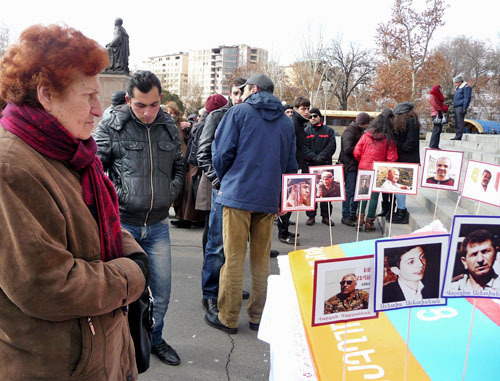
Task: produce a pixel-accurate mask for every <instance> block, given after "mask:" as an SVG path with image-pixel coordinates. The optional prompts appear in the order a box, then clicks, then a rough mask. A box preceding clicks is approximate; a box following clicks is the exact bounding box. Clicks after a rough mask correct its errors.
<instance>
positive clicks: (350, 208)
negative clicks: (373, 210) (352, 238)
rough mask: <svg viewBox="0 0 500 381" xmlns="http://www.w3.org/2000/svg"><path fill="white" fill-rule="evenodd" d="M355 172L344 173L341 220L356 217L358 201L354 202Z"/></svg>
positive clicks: (356, 173)
mask: <svg viewBox="0 0 500 381" xmlns="http://www.w3.org/2000/svg"><path fill="white" fill-rule="evenodd" d="M357 175H358V172H357V171H349V172H345V179H344V181H345V201H343V202H342V218H349V217H356V211H357V209H358V201H354V191H355V189H356V177H357Z"/></svg>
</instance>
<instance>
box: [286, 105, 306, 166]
mask: <svg viewBox="0 0 500 381" xmlns="http://www.w3.org/2000/svg"><path fill="white" fill-rule="evenodd" d="M290 118H291V119H292V122H293V127H294V128H295V143H296V144H297V148H296V150H295V158H296V159H297V164H298V165H299V169H300V168H302V169H303V170H304V169H305V167H304V164H305V163H304V145H305V144H306V133H305V131H304V129H305V127H306V126H307V123H309V121H308V120H307V119H305V118H304V117H303V116H302V115H300V114H299V113H298V112H297V111H295V110H293V113H292V116H291V117H290Z"/></svg>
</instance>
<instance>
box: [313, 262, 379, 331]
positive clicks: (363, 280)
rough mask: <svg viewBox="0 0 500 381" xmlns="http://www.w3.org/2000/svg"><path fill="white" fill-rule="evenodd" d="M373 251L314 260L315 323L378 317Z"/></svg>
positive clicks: (314, 324)
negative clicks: (367, 253)
mask: <svg viewBox="0 0 500 381" xmlns="http://www.w3.org/2000/svg"><path fill="white" fill-rule="evenodd" d="M373 258H374V257H373V255H364V256H359V257H349V258H335V259H325V260H320V261H315V262H314V293H313V318H312V320H311V321H312V326H313V327H314V326H318V325H324V324H331V323H338V322H343V321H349V320H362V319H372V318H375V317H377V313H376V312H375V311H374V309H373V306H374V304H373V302H374V299H373V284H374V282H373V269H374V266H373V265H374V263H373Z"/></svg>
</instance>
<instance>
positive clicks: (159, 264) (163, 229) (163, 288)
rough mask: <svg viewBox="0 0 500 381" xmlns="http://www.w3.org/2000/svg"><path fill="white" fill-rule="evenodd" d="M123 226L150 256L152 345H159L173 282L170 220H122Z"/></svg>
mask: <svg viewBox="0 0 500 381" xmlns="http://www.w3.org/2000/svg"><path fill="white" fill-rule="evenodd" d="M122 226H123V227H124V228H125V229H127V230H128V231H129V232H130V234H132V235H133V236H134V238H135V240H136V241H137V243H138V244H139V245H141V247H142V248H143V250H144V251H145V252H146V253H147V255H148V257H149V264H150V266H151V291H152V293H153V297H154V299H155V302H154V303H155V304H154V310H153V317H154V319H155V325H154V327H153V342H152V345H153V346H154V345H158V344H160V343H161V342H162V340H163V339H162V331H163V319H164V318H165V314H166V313H167V309H168V302H169V301H170V290H171V283H172V253H171V249H170V230H169V227H168V220H167V218H165V219H164V220H162V221H160V222H157V223H156V224H153V225H150V226H137V225H129V224H125V223H123V222H122Z"/></svg>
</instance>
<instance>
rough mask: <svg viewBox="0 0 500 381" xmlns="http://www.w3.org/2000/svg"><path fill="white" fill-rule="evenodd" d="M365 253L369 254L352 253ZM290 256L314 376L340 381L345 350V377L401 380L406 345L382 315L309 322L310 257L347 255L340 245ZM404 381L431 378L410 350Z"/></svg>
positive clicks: (310, 308)
mask: <svg viewBox="0 0 500 381" xmlns="http://www.w3.org/2000/svg"><path fill="white" fill-rule="evenodd" d="M368 254H373V253H366V252H363V253H356V255H368ZM288 256H289V259H290V267H291V271H292V276H293V280H294V283H295V289H296V291H297V296H298V299H299V306H300V313H301V315H302V320H303V322H304V328H305V331H306V336H307V339H308V341H309V347H310V349H311V353H312V356H313V361H314V364H315V366H316V372H317V375H318V379H319V380H322V381H333V380H342V379H343V369H344V368H343V367H344V365H343V356H344V348H345V353H346V358H345V362H346V365H345V372H346V378H345V379H346V380H356V381H358V380H363V379H364V380H392V381H400V380H401V381H402V380H404V379H405V377H404V370H405V369H404V368H405V358H406V343H405V341H404V340H403V338H401V336H400V334H399V333H398V332H397V330H396V329H395V328H394V326H393V325H392V324H391V322H390V321H389V319H388V318H387V316H386V315H385V313H379V317H378V318H376V319H370V320H359V321H354V320H353V321H350V322H347V323H337V324H331V325H324V326H317V327H312V326H311V319H312V304H313V300H312V299H313V282H314V274H313V272H314V261H317V260H320V259H331V258H343V257H345V253H344V252H343V251H342V249H341V248H340V246H338V245H335V246H330V247H324V248H310V249H306V250H297V251H294V252H291V253H289V255H288ZM346 331H347V337H346V336H345V333H346ZM346 338H347V340H346ZM410 340H411V337H410ZM406 380H409V381H410V380H414V381H423V380H430V378H429V376H428V375H427V373H426V372H425V371H424V369H423V368H422V366H421V365H420V364H419V363H418V361H417V360H416V359H415V357H414V356H413V354H411V352H410V354H409V356H408V369H407V376H406Z"/></svg>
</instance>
